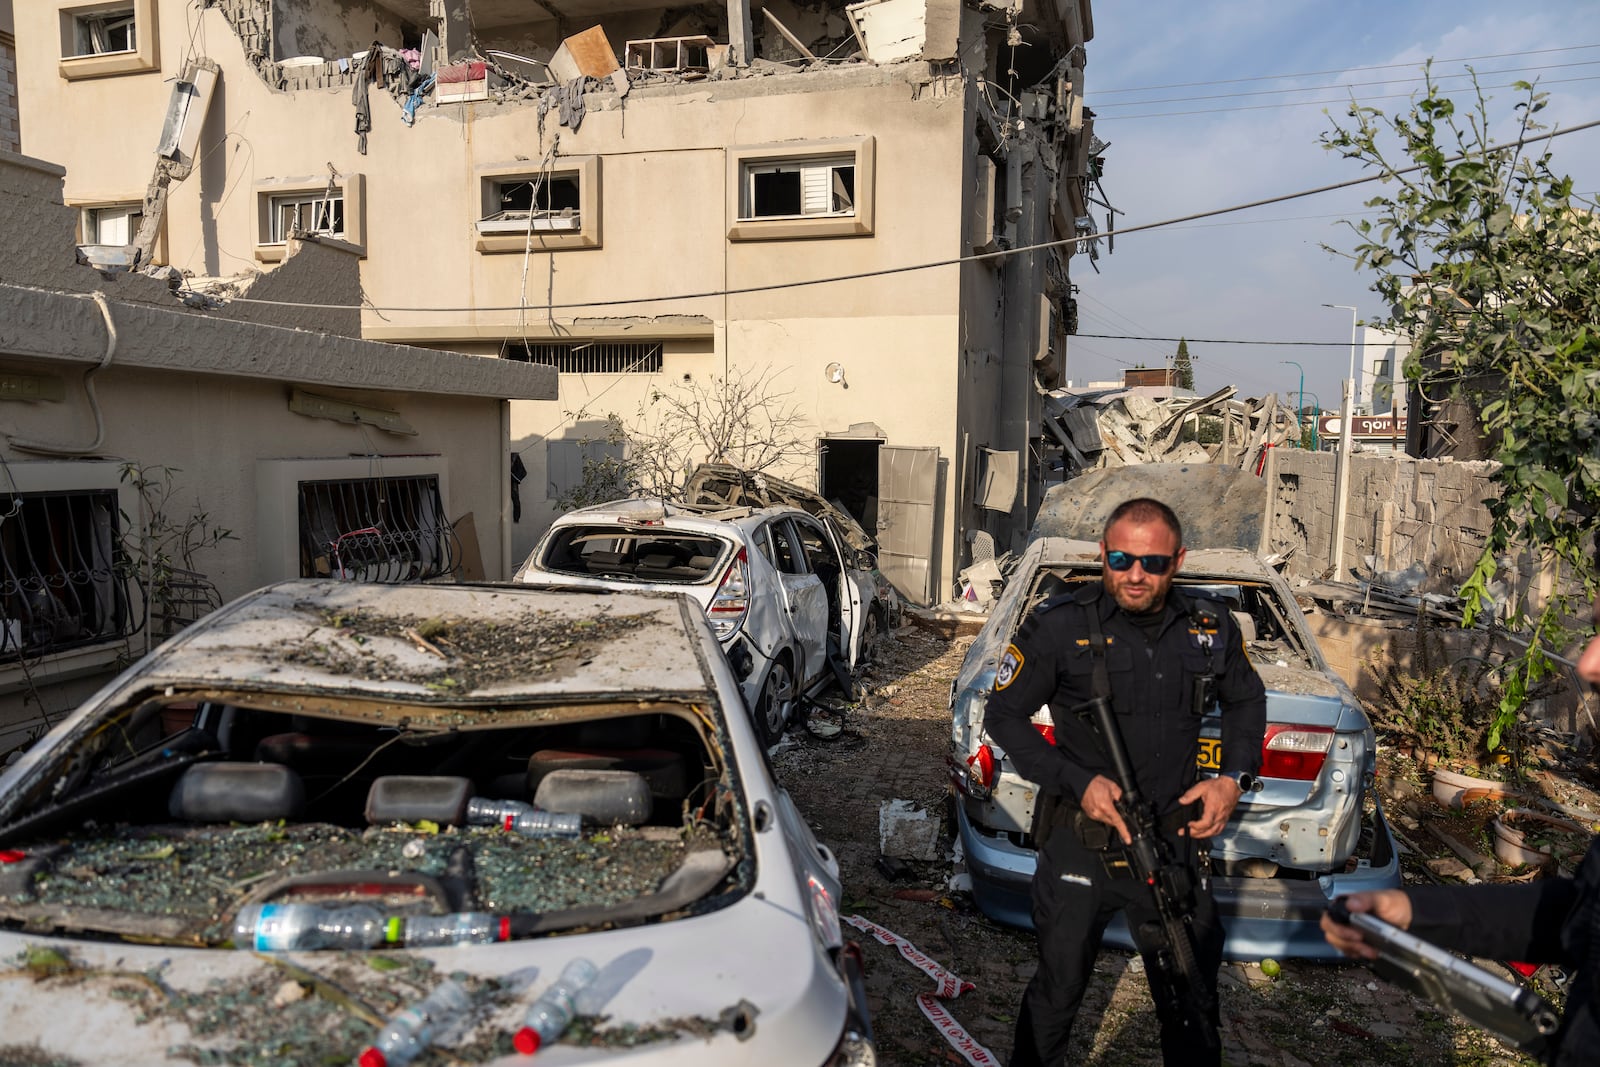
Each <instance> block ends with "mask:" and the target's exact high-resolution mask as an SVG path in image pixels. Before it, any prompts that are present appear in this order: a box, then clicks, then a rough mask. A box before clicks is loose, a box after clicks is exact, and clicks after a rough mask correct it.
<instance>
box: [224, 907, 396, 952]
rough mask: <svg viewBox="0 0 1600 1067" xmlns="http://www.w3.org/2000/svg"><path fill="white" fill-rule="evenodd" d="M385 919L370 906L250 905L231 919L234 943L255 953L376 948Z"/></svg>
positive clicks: (381, 940)
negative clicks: (251, 949)
mask: <svg viewBox="0 0 1600 1067" xmlns="http://www.w3.org/2000/svg"><path fill="white" fill-rule="evenodd" d="M386 925H387V920H386V918H385V916H384V914H383V912H381V911H379V910H378V909H377V908H375V907H373V906H372V905H370V904H351V905H345V906H343V907H326V906H324V905H321V904H252V905H250V906H249V907H246V908H240V909H239V914H237V915H235V916H234V919H233V943H234V945H235V946H236V947H238V948H253V949H255V950H256V951H257V952H294V951H304V950H307V949H318V948H376V947H377V946H379V945H381V944H383V942H384V940H385V927H386Z"/></svg>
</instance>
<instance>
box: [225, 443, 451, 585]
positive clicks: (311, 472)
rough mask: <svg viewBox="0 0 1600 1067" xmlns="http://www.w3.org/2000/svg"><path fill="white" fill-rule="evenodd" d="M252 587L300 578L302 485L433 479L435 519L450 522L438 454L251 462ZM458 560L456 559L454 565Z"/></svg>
mask: <svg viewBox="0 0 1600 1067" xmlns="http://www.w3.org/2000/svg"><path fill="white" fill-rule="evenodd" d="M255 469H256V514H255V518H256V584H258V585H270V584H272V583H273V582H278V581H283V580H285V579H293V578H298V577H299V576H300V547H301V545H300V486H301V483H304V482H330V481H364V480H378V479H384V478H417V477H427V476H433V477H435V478H437V479H438V491H439V501H440V506H441V507H442V508H443V510H442V511H441V512H440V516H439V517H440V518H441V519H442V520H443V522H444V523H445V525H446V526H447V527H448V526H450V525H451V520H450V507H451V503H450V465H449V463H448V461H447V460H446V459H445V457H444V456H442V455H437V454H424V455H414V456H371V457H367V456H360V457H353V458H331V457H330V458H326V459H316V458H310V459H259V460H257V461H256V468H255ZM458 562H459V561H458Z"/></svg>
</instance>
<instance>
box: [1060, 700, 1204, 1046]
mask: <svg viewBox="0 0 1600 1067" xmlns="http://www.w3.org/2000/svg"><path fill="white" fill-rule="evenodd" d="M1073 710H1074V711H1075V712H1076V713H1077V714H1078V715H1079V716H1080V717H1082V718H1083V719H1084V720H1085V721H1086V722H1087V723H1088V724H1089V725H1090V726H1092V727H1093V728H1094V730H1095V732H1096V733H1097V734H1099V736H1100V744H1101V747H1102V748H1104V749H1105V754H1106V756H1107V758H1108V759H1109V760H1110V761H1111V769H1112V772H1113V774H1114V775H1115V778H1116V783H1117V785H1118V787H1119V788H1121V790H1122V796H1121V798H1120V799H1118V800H1117V802H1116V804H1117V813H1118V814H1119V815H1121V816H1122V821H1123V822H1124V823H1125V824H1126V825H1127V827H1128V836H1129V837H1130V838H1131V839H1132V840H1131V842H1130V843H1129V844H1128V845H1125V846H1124V849H1125V851H1126V853H1127V860H1128V865H1129V867H1130V868H1131V870H1132V872H1133V875H1134V877H1136V878H1138V879H1139V881H1141V882H1143V883H1145V884H1146V885H1148V886H1149V887H1150V892H1151V895H1152V897H1153V898H1154V902H1155V908H1156V914H1157V916H1158V919H1157V920H1156V921H1155V922H1149V923H1145V924H1144V926H1143V928H1142V929H1141V930H1139V931H1136V933H1138V934H1139V935H1140V936H1139V938H1138V940H1139V943H1140V944H1141V945H1147V944H1151V943H1154V944H1155V945H1156V946H1157V948H1156V951H1155V963H1156V966H1155V967H1154V968H1152V969H1149V970H1148V971H1147V974H1148V977H1149V980H1150V995H1151V997H1152V998H1153V999H1155V1001H1156V1002H1157V1004H1159V1005H1161V1006H1162V1011H1161V1014H1162V1015H1163V1016H1164V1017H1166V1018H1170V1019H1178V1020H1181V1021H1182V1024H1183V1027H1184V1029H1185V1030H1186V1031H1187V1032H1188V1033H1190V1034H1191V1035H1192V1036H1193V1038H1194V1041H1195V1043H1196V1047H1197V1048H1199V1047H1204V1048H1206V1049H1207V1050H1210V1049H1214V1048H1215V1047H1216V1043H1217V1040H1218V1038H1217V1032H1216V1028H1215V1027H1214V1026H1213V1025H1212V1023H1211V1019H1210V1017H1209V1015H1208V1014H1207V1010H1206V1008H1205V1006H1204V999H1205V998H1204V990H1205V989H1206V982H1205V979H1204V976H1203V975H1202V974H1201V973H1200V964H1199V961H1198V958H1197V956H1196V950H1195V932H1194V909H1195V883H1194V873H1193V871H1192V870H1191V869H1190V867H1189V865H1188V864H1187V863H1185V862H1183V861H1182V860H1181V859H1177V858H1175V857H1174V856H1173V854H1172V848H1171V847H1170V846H1169V844H1168V842H1167V839H1166V838H1165V837H1164V836H1163V835H1162V833H1161V817H1160V813H1158V812H1157V811H1156V807H1155V804H1154V803H1153V802H1151V801H1147V800H1145V798H1144V797H1143V796H1142V795H1140V793H1139V788H1138V784H1137V783H1136V782H1135V781H1134V777H1133V765H1132V764H1131V763H1130V762H1129V761H1128V750H1127V748H1126V746H1125V745H1124V744H1123V741H1122V731H1121V730H1120V729H1119V728H1118V726H1117V720H1116V715H1115V713H1114V712H1113V711H1112V708H1111V701H1110V699H1108V698H1106V697H1096V698H1095V699H1094V700H1091V701H1088V702H1087V703H1085V704H1080V705H1078V707H1076V708H1074V709H1073Z"/></svg>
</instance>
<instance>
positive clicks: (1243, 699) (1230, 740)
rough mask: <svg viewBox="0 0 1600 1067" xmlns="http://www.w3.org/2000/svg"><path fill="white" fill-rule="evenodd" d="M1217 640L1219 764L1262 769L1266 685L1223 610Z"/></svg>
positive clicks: (1231, 768) (1229, 767)
mask: <svg viewBox="0 0 1600 1067" xmlns="http://www.w3.org/2000/svg"><path fill="white" fill-rule="evenodd" d="M1222 618H1223V620H1225V621H1224V624H1223V626H1222V632H1221V633H1219V634H1218V635H1217V636H1218V639H1219V640H1221V641H1222V643H1223V644H1222V650H1221V651H1222V655H1221V658H1222V666H1221V672H1220V675H1219V677H1218V678H1217V700H1218V702H1219V703H1220V704H1221V705H1222V767H1223V770H1226V771H1229V772H1235V771H1249V772H1250V773H1251V774H1256V773H1257V772H1259V771H1260V770H1261V741H1262V738H1263V737H1265V736H1266V732H1267V687H1266V686H1265V685H1263V684H1262V682H1261V676H1260V675H1258V674H1257V673H1256V669H1255V668H1254V667H1253V666H1251V665H1250V657H1249V655H1247V654H1246V653H1245V649H1244V635H1243V634H1241V633H1240V632H1239V627H1238V624H1237V623H1235V622H1234V621H1233V617H1232V616H1230V615H1228V614H1227V613H1226V612H1224V613H1223V615H1222Z"/></svg>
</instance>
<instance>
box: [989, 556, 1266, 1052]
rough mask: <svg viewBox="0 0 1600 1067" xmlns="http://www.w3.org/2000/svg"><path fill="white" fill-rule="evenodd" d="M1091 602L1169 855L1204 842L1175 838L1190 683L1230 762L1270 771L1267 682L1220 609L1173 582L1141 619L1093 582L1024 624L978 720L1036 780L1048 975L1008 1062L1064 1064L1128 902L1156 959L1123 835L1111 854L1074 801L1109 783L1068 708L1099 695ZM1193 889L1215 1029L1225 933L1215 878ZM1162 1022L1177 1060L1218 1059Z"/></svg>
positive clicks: (1043, 954)
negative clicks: (1216, 705)
mask: <svg viewBox="0 0 1600 1067" xmlns="http://www.w3.org/2000/svg"><path fill="white" fill-rule="evenodd" d="M1089 612H1093V613H1095V615H1096V617H1098V619H1099V621H1100V627H1101V630H1102V632H1103V633H1104V636H1105V667H1106V675H1107V679H1108V681H1109V683H1110V688H1111V699H1112V704H1113V707H1114V709H1115V712H1116V716H1117V722H1118V725H1119V726H1120V727H1121V733H1122V738H1123V743H1124V746H1125V747H1126V749H1127V751H1128V758H1129V762H1130V764H1131V765H1132V768H1133V774H1134V778H1135V784H1136V785H1137V786H1138V788H1139V792H1140V793H1141V794H1143V796H1144V797H1145V798H1146V800H1148V801H1150V802H1152V803H1154V804H1155V805H1156V806H1157V808H1158V810H1160V811H1162V812H1171V813H1172V817H1171V818H1170V819H1169V820H1168V822H1167V825H1166V833H1167V837H1168V842H1169V844H1170V845H1171V847H1172V848H1173V854H1174V855H1177V856H1188V857H1190V859H1191V862H1193V860H1194V858H1195V850H1196V845H1195V843H1194V842H1193V841H1191V840H1190V839H1188V838H1187V837H1180V836H1179V835H1178V834H1177V829H1178V828H1179V827H1181V826H1183V825H1184V824H1185V823H1187V821H1188V813H1179V812H1176V811H1174V809H1175V808H1176V807H1177V803H1178V798H1179V797H1180V796H1181V795H1182V794H1183V793H1184V792H1186V791H1187V790H1188V788H1189V787H1190V786H1191V785H1193V784H1194V782H1195V781H1196V779H1197V777H1198V775H1197V771H1196V765H1195V761H1196V758H1197V756H1198V754H1199V738H1200V718H1201V714H1202V712H1203V710H1204V706H1203V703H1202V701H1201V700H1199V699H1197V696H1196V693H1197V688H1198V687H1203V686H1206V685H1207V679H1208V678H1209V679H1211V681H1210V683H1209V686H1210V689H1211V692H1213V693H1214V695H1215V698H1216V699H1217V700H1218V701H1219V702H1220V703H1221V706H1222V711H1223V715H1222V758H1221V764H1222V768H1223V769H1224V770H1225V771H1228V772H1234V773H1237V772H1248V773H1250V774H1254V773H1256V772H1257V771H1258V770H1259V769H1260V766H1261V741H1262V735H1263V733H1264V731H1265V728H1266V689H1265V687H1264V686H1263V685H1262V684H1261V679H1260V678H1259V677H1258V676H1257V675H1256V672H1255V669H1254V668H1253V667H1252V666H1251V665H1250V660H1249V658H1248V657H1247V655H1246V654H1245V649H1244V642H1243V639H1242V637H1241V635H1240V632H1239V629H1238V627H1237V625H1236V624H1235V623H1234V621H1233V618H1232V616H1231V615H1229V614H1228V611H1227V609H1226V607H1224V606H1223V605H1221V604H1218V603H1215V602H1211V601H1201V600H1190V599H1189V598H1187V597H1185V596H1183V595H1182V594H1181V593H1179V591H1178V590H1175V589H1174V590H1170V591H1169V592H1168V595H1167V602H1166V604H1165V606H1164V607H1163V609H1162V610H1161V612H1159V613H1151V614H1150V615H1149V616H1135V615H1130V614H1128V613H1127V612H1125V611H1123V610H1122V609H1121V608H1120V607H1119V606H1118V605H1117V603H1116V601H1115V600H1114V599H1113V598H1112V597H1111V595H1110V593H1109V592H1106V591H1105V590H1104V587H1103V585H1102V584H1101V583H1099V582H1094V583H1089V584H1086V585H1085V586H1084V587H1083V588H1081V589H1080V590H1078V591H1077V592H1075V593H1066V594H1063V595H1061V596H1058V597H1053V598H1051V599H1050V600H1047V601H1045V602H1044V603H1043V604H1041V605H1040V606H1039V607H1038V608H1037V609H1035V611H1034V613H1033V615H1032V616H1031V617H1029V618H1028V620H1027V621H1025V622H1024V623H1023V625H1022V627H1021V628H1020V629H1019V630H1018V632H1017V635H1016V638H1015V639H1014V641H1013V642H1012V644H1011V646H1010V647H1009V648H1008V649H1007V650H1006V652H1005V655H1004V656H1002V658H1001V663H1000V665H999V670H998V671H997V672H996V678H995V687H994V690H993V692H992V693H991V694H990V696H989V701H988V705H987V710H986V712H985V716H984V728H985V730H986V731H987V732H988V734H989V735H990V736H991V737H992V738H994V740H996V741H998V742H999V743H1000V746H1001V747H1002V748H1003V749H1004V750H1005V752H1006V755H1007V757H1009V759H1010V760H1011V762H1012V763H1013V764H1014V765H1015V767H1016V769H1017V771H1018V772H1019V773H1021V774H1022V775H1023V776H1024V777H1026V778H1027V779H1028V780H1030V781H1032V782H1034V783H1036V784H1037V785H1038V786H1039V798H1038V801H1037V802H1036V804H1035V818H1034V830H1033V832H1034V840H1035V843H1036V844H1037V845H1039V853H1038V867H1037V869H1036V871H1035V873H1034V877H1033V923H1034V928H1035V931H1036V932H1037V934H1038V938H1039V970H1038V972H1037V973H1036V974H1035V976H1034V978H1033V980H1032V981H1031V982H1030V983H1029V984H1028V988H1027V991H1026V992H1025V993H1024V994H1023V1002H1022V1007H1021V1010H1020V1011H1019V1013H1018V1017H1017V1035H1016V1043H1015V1045H1014V1047H1013V1051H1012V1058H1011V1064H1012V1067H1031V1065H1033V1064H1048V1065H1050V1067H1057V1065H1059V1064H1060V1063H1061V1062H1062V1059H1063V1058H1064V1056H1065V1055H1066V1052H1067V1045H1068V1040H1069V1038H1070V1036H1071V1032H1072V1024H1073V1020H1074V1018H1075V1017H1076V1016H1077V1013H1078V1005H1079V1003H1080V1002H1081V1001H1082V999H1083V992H1084V988H1085V986H1086V984H1087V982H1088V977H1089V974H1090V973H1091V971H1092V970H1093V967H1094V958H1095V955H1096V953H1097V952H1098V951H1099V948H1100V939H1101V936H1102V934H1103V933H1104V931H1105V927H1106V924H1107V923H1108V922H1110V920H1111V918H1112V916H1113V915H1115V914H1116V912H1118V911H1123V912H1124V913H1125V915H1126V917H1127V920H1128V926H1129V929H1130V930H1132V931H1133V932H1134V937H1135V940H1136V941H1138V942H1139V943H1140V947H1141V949H1142V950H1145V955H1146V958H1147V961H1148V960H1149V951H1148V949H1147V947H1146V944H1145V937H1143V936H1141V930H1140V928H1141V927H1142V926H1143V925H1144V924H1145V923H1146V922H1148V921H1149V920H1152V919H1154V918H1155V907H1154V902H1153V899H1152V896H1151V892H1150V889H1149V887H1147V886H1146V885H1144V884H1143V883H1141V882H1136V881H1135V880H1134V879H1132V878H1131V877H1128V876H1127V875H1126V873H1125V872H1126V867H1121V868H1118V867H1117V866H1116V865H1115V864H1110V865H1108V862H1107V861H1108V857H1109V858H1111V859H1114V858H1116V856H1117V855H1118V852H1119V849H1118V848H1117V846H1116V845H1113V846H1112V849H1111V851H1110V852H1109V853H1108V852H1105V851H1100V850H1098V849H1096V848H1093V847H1091V845H1092V844H1095V842H1090V843H1085V841H1084V840H1083V839H1082V838H1081V837H1080V835H1079V832H1078V828H1077V824H1079V823H1087V824H1088V825H1087V826H1086V827H1085V828H1086V829H1088V830H1090V831H1094V830H1096V829H1098V828H1099V827H1100V825H1101V824H1097V823H1090V822H1089V820H1087V817H1085V816H1082V814H1081V809H1079V808H1078V802H1079V799H1080V797H1081V796H1082V793H1083V790H1084V788H1085V787H1087V786H1088V784H1089V782H1090V781H1091V780H1093V779H1094V778H1095V776H1097V775H1104V776H1106V777H1108V778H1111V779H1113V780H1115V774H1114V773H1113V772H1112V770H1111V769H1110V763H1109V760H1108V759H1107V758H1106V757H1105V755H1104V753H1103V752H1102V750H1101V748H1100V745H1099V742H1098V740H1097V739H1096V736H1095V733H1094V731H1093V729H1092V728H1091V727H1090V726H1089V724H1088V723H1087V722H1085V721H1083V720H1080V719H1079V718H1078V716H1076V715H1074V714H1073V713H1072V712H1071V711H1070V710H1069V709H1071V708H1073V707H1075V706H1077V705H1079V704H1082V703H1084V702H1086V701H1089V700H1092V699H1093V698H1094V697H1095V689H1094V658H1095V657H1094V655H1093V651H1092V649H1091V640H1090V634H1091V627H1090V619H1089V615H1088V613H1089ZM1045 704H1048V705H1049V706H1050V715H1051V718H1052V719H1053V720H1054V724H1055V737H1056V742H1055V745H1054V746H1053V747H1052V746H1051V745H1050V743H1049V742H1048V741H1046V740H1045V738H1044V736H1043V735H1042V734H1040V733H1039V732H1038V731H1037V730H1036V729H1034V727H1033V724H1032V723H1031V721H1030V718H1031V716H1032V715H1033V714H1034V713H1035V712H1037V711H1038V710H1039V709H1040V707H1041V706H1042V705H1045ZM1111 835H1112V837H1113V839H1114V838H1115V831H1111ZM1091 836H1092V834H1091ZM1041 842H1042V843H1041ZM1196 898H1197V901H1196V911H1195V916H1194V929H1195V934H1196V942H1197V949H1198V956H1199V964H1200V970H1201V973H1202V974H1203V975H1205V976H1206V980H1207V982H1206V984H1207V988H1206V990H1205V991H1204V996H1203V999H1204V1001H1205V1002H1206V1003H1205V1004H1204V1005H1203V1007H1204V1008H1205V1009H1206V1011H1207V1013H1208V1014H1209V1015H1210V1017H1211V1021H1212V1026H1213V1027H1215V1026H1216V1025H1217V1000H1216V973H1217V968H1218V967H1219V966H1220V964H1221V962H1222V930H1221V927H1220V926H1219V925H1218V923H1217V920H1216V910H1215V907H1214V905H1213V903H1212V900H1211V894H1210V892H1209V889H1208V888H1204V887H1203V888H1202V889H1201V890H1200V891H1199V892H1197V894H1196ZM1147 973H1149V971H1148V970H1147ZM1159 1004H1160V1002H1159V999H1158V1007H1159ZM1161 1029H1162V1050H1163V1055H1164V1057H1165V1059H1166V1062H1167V1063H1168V1064H1173V1063H1199V1062H1216V1061H1217V1059H1218V1057H1217V1055H1216V1054H1215V1053H1212V1054H1206V1053H1204V1052H1203V1051H1201V1050H1198V1049H1197V1048H1196V1047H1195V1043H1194V1042H1193V1040H1192V1038H1187V1037H1184V1036H1183V1035H1182V1032H1181V1029H1180V1027H1179V1025H1178V1022H1177V1020H1168V1019H1162V1028H1161Z"/></svg>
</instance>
